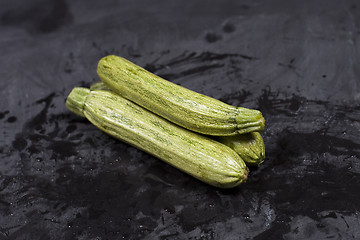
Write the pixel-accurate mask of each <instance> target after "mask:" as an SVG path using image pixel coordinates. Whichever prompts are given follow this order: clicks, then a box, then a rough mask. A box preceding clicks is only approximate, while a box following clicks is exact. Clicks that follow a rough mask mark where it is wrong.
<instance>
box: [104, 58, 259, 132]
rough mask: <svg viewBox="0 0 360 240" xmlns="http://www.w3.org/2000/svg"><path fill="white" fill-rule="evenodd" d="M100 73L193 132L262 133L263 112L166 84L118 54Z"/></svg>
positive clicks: (131, 97) (111, 84) (120, 90)
mask: <svg viewBox="0 0 360 240" xmlns="http://www.w3.org/2000/svg"><path fill="white" fill-rule="evenodd" d="M97 73H98V75H99V77H100V79H101V80H102V81H103V82H104V83H105V84H106V85H107V86H108V87H109V88H110V89H111V90H113V91H114V92H116V93H117V94H119V95H121V96H123V97H124V98H127V99H129V100H131V101H133V102H135V103H137V104H138V105H140V106H142V107H144V108H146V109H148V110H150V111H152V112H154V113H155V114H158V115H159V116H162V117H164V118H166V119H168V120H169V121H171V122H174V123H176V124H178V125H180V126H182V127H184V128H187V129H189V130H192V131H195V132H198V133H202V134H207V135H213V136H231V135H236V134H244V133H248V132H253V131H262V130H263V129H264V125H265V120H264V118H263V116H262V114H261V112H260V111H257V110H252V109H247V108H243V107H234V106H231V105H228V104H226V103H223V102H221V101H219V100H216V99H214V98H211V97H208V96H205V95H202V94H199V93H196V92H194V91H191V90H189V89H186V88H184V87H181V86H179V85H177V84H174V83H172V82H169V81H166V80H164V79H162V78H161V77H159V76H156V75H154V74H152V73H150V72H148V71H146V70H145V69H143V68H141V67H139V66H137V65H135V64H134V63H132V62H130V61H128V60H126V59H124V58H121V57H118V56H114V55H109V56H106V57H104V58H102V59H101V60H100V61H99V63H98V68H97Z"/></svg>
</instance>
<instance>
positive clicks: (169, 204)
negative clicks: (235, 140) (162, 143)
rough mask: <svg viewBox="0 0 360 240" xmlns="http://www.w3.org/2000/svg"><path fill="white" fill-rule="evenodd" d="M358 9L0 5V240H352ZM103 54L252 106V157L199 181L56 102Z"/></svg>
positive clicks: (344, 5)
mask: <svg viewBox="0 0 360 240" xmlns="http://www.w3.org/2000/svg"><path fill="white" fill-rule="evenodd" d="M359 41H360V4H359V3H357V1H341V3H340V2H339V1H325V0H324V1H285V0H277V1H260V0H256V1H230V0H226V1H205V0H200V1H189V2H187V3H184V2H183V1H130V0H129V1H115V0H113V1H106V2H103V1H101V3H100V2H96V1H65V0H58V1H45V0H35V1H31V2H30V1H29V2H24V1H20V0H15V1H11V2H8V1H6V2H4V1H2V2H1V3H0V51H1V54H0V62H1V64H0V76H1V80H0V91H1V94H0V101H1V105H0V131H1V132H0V159H1V161H0V239H81V240H82V239H97V240H99V239H231V240H232V239H294V238H296V239H328V238H329V239H359V238H360V230H359V229H360V216H359V214H360V201H359V199H360V162H359V161H360V131H359V130H360V123H359V119H360V64H359V63H360V55H359ZM107 54H117V55H120V56H123V57H125V58H128V59H130V60H132V61H134V62H135V63H137V64H139V65H141V66H144V67H146V68H147V69H148V70H150V71H152V72H154V73H156V74H158V75H160V76H163V77H165V78H167V79H168V80H170V81H173V82H175V83H177V84H180V85H182V86H185V87H188V88H190V89H193V90H195V91H198V92H201V93H203V94H206V95H209V96H212V97H215V98H218V99H221V100H222V101H224V102H227V103H229V104H233V105H237V106H245V107H251V108H256V109H260V110H261V111H262V112H263V114H264V116H265V118H266V120H267V122H266V130H265V131H264V132H263V137H264V141H265V144H266V154H267V157H266V160H265V162H264V163H263V164H262V165H261V166H260V167H259V168H252V169H251V173H250V176H249V179H248V182H247V183H246V184H244V185H242V186H239V187H237V188H234V189H229V190H221V189H216V188H213V187H210V186H208V185H206V184H203V183H202V182H199V181H197V180H195V179H193V178H192V177H190V176H188V175H186V174H183V173H182V172H180V171H178V170H176V169H174V168H172V167H170V166H168V165H166V164H164V163H163V162H161V161H159V160H158V159H155V158H154V157H151V156H150V155H148V154H146V153H143V152H141V151H138V150H136V149H134V148H133V147H130V146H128V145H126V144H124V143H122V142H119V141H117V140H115V139H113V138H111V137H109V136H107V135H106V134H104V133H102V132H100V131H99V130H97V129H96V128H95V127H94V126H92V125H91V124H90V123H89V122H87V121H86V120H84V119H81V118H80V117H77V116H75V115H74V114H72V113H70V112H69V111H68V110H67V109H66V108H65V106H64V102H65V99H66V96H67V94H69V92H70V91H71V89H72V88H73V87H75V86H89V85H90V84H91V83H93V82H95V81H98V77H97V75H96V64H97V61H98V60H99V59H100V58H101V57H103V56H105V55H107Z"/></svg>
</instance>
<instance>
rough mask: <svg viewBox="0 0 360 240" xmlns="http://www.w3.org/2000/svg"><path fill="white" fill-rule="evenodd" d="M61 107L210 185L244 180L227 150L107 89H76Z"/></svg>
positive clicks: (234, 155)
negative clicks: (65, 107) (64, 106)
mask: <svg viewBox="0 0 360 240" xmlns="http://www.w3.org/2000/svg"><path fill="white" fill-rule="evenodd" d="M66 106H67V108H68V109H70V110H71V111H72V112H74V113H76V114H78V115H80V116H83V117H86V118H87V119H88V120H89V121H90V122H91V123H93V124H94V125H95V126H97V127H98V128H99V129H101V130H102V131H104V132H106V133H108V134H109V135H111V136H113V137H115V138H117V139H120V140H122V141H124V142H127V143H129V144H131V145H133V146H135V147H137V148H139V149H142V150H144V151H146V152H148V153H150V154H152V155H154V156H156V157H158V158H160V159H162V160H163V161H165V162H167V163H169V164H171V165H172V166H174V167H176V168H178V169H180V170H182V171H184V172H186V173H188V174H190V175H192V176H194V177H195V178H197V179H199V180H201V181H203V182H206V183H208V184H210V185H213V186H216V187H221V188H231V187H235V186H237V185H239V184H240V183H242V182H244V181H245V180H246V179H247V176H248V168H247V167H246V165H245V163H244V161H243V160H242V159H241V157H240V156H239V155H238V154H237V153H236V152H235V151H234V150H232V149H231V148H229V147H227V146H225V145H224V144H221V143H219V142H217V141H215V140H212V139H210V138H207V137H205V136H202V135H201V134H197V133H194V132H192V131H188V130H186V129H184V128H182V127H180V126H177V125H176V124H173V123H171V122H169V121H168V120H166V119H164V118H162V117H159V116H158V115H155V114H153V113H152V112H149V111H148V110H146V109H144V108H142V107H140V106H138V105H137V104H135V103H133V102H131V101H129V100H127V99H125V98H123V97H121V96H119V95H117V94H115V93H113V92H111V91H104V90H90V89H87V88H79V87H76V88H74V89H73V90H72V92H71V93H70V94H69V96H68V98H67V100H66Z"/></svg>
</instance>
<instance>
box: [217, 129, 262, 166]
mask: <svg viewBox="0 0 360 240" xmlns="http://www.w3.org/2000/svg"><path fill="white" fill-rule="evenodd" d="M217 140H218V141H219V142H221V143H223V144H225V145H226V146H228V147H230V148H231V149H233V150H234V151H235V152H237V154H239V156H240V157H241V158H242V159H243V160H244V162H245V163H246V165H248V166H259V165H260V164H261V163H262V162H263V161H264V159H265V145H264V140H263V138H262V137H261V134H260V133H259V132H251V133H246V134H238V135H235V136H229V137H219V138H218V139H217Z"/></svg>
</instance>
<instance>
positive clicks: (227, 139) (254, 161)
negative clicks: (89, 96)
mask: <svg viewBox="0 0 360 240" xmlns="http://www.w3.org/2000/svg"><path fill="white" fill-rule="evenodd" d="M90 89H91V90H107V91H111V90H110V89H109V88H108V87H107V86H106V85H105V83H104V82H96V83H94V84H92V85H91V86H90ZM216 140H218V141H219V142H221V143H223V144H225V145H227V146H228V147H230V148H231V149H233V150H234V151H235V152H237V153H238V154H239V155H240V157H241V158H242V159H243V160H244V162H245V164H246V165H247V166H259V165H260V164H261V163H262V162H263V161H264V159H265V145H264V140H263V138H262V137H261V134H260V133H259V132H251V133H245V134H236V135H234V136H222V137H217V139H216Z"/></svg>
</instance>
